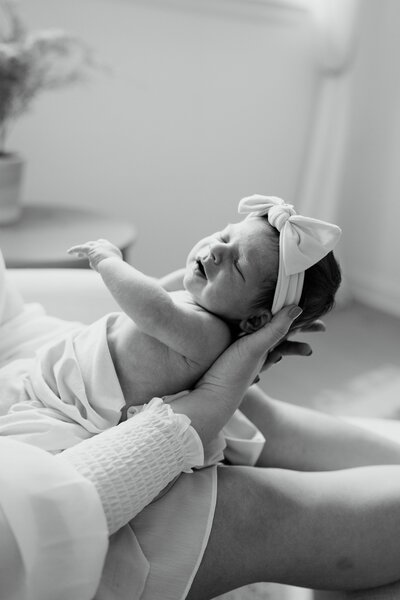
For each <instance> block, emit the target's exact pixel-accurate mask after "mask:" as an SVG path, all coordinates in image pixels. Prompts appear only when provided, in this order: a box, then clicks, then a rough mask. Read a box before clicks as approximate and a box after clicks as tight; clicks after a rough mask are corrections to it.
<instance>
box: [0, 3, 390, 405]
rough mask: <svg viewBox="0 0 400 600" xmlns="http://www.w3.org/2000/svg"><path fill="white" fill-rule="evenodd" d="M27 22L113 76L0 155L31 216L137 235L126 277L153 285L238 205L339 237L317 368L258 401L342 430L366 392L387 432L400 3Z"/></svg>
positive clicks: (203, 6)
mask: <svg viewBox="0 0 400 600" xmlns="http://www.w3.org/2000/svg"><path fill="white" fill-rule="evenodd" d="M20 7H21V10H22V13H23V15H24V16H25V18H26V20H27V22H28V23H29V26H30V27H32V28H33V29H42V28H51V27H59V28H62V29H67V30H69V31H71V32H74V33H76V34H77V35H78V36H80V37H81V38H82V39H84V40H85V41H86V42H87V43H88V44H89V45H90V46H91V47H92V48H93V49H94V51H95V53H96V56H97V58H98V60H99V61H100V62H103V63H104V64H105V65H106V68H105V70H104V71H99V72H97V73H94V74H93V75H92V76H91V78H90V80H89V81H88V82H86V83H85V84H84V85H78V86H75V87H69V88H68V89H66V90H64V91H62V92H57V93H48V94H44V95H43V96H41V98H40V99H38V101H37V102H36V103H35V105H34V108H33V110H32V111H31V112H30V113H29V114H27V115H26V116H24V117H23V118H22V119H21V120H20V121H19V122H18V123H17V124H16V126H15V128H14V129H13V131H12V133H11V137H10V142H11V143H10V146H11V147H12V148H13V149H17V150H18V151H20V152H21V153H22V154H23V155H24V156H25V157H26V159H27V170H26V180H25V184H24V204H26V205H29V204H30V203H38V202H40V203H45V204H49V205H52V206H79V207H86V208H90V209H93V210H94V211H101V212H105V213H109V214H112V215H114V216H117V217H118V218H121V219H123V220H124V221H127V222H130V223H132V224H133V225H134V227H135V228H136V230H137V233H138V237H137V239H136V241H135V244H134V245H133V246H132V247H131V248H130V249H129V253H128V260H129V261H130V262H132V264H134V265H135V266H136V267H137V268H139V269H142V270H143V271H145V272H146V273H148V274H150V275H154V276H161V275H163V274H165V273H166V272H168V271H171V270H173V269H176V268H179V267H180V266H183V264H184V261H185V257H186V254H187V252H188V250H189V249H190V248H191V247H192V245H193V243H194V242H195V241H197V240H198V239H199V238H200V237H202V236H204V235H205V234H207V233H209V232H210V231H213V230H215V229H218V228H220V227H221V226H223V225H224V224H225V223H226V222H227V221H235V220H237V213H236V207H237V203H238V201H239V200H240V198H242V197H243V196H246V195H250V194H253V193H261V194H270V195H277V196H281V197H283V198H285V199H286V200H287V201H288V202H290V203H293V204H295V206H296V208H297V210H298V212H302V213H303V214H306V215H309V216H314V217H317V218H322V219H327V220H333V221H335V222H337V223H338V224H339V225H340V226H341V227H342V229H343V240H342V242H341V244H340V248H339V250H338V256H339V259H340V261H341V264H342V267H343V273H344V285H343V289H342V292H341V294H340V295H339V299H338V308H337V309H336V310H335V312H334V313H333V314H332V315H331V316H329V317H328V318H327V320H326V322H327V325H328V333H325V334H318V335H316V334H314V337H312V338H311V341H312V344H313V347H314V355H313V357H311V358H310V359H290V360H291V363H290V364H291V366H292V368H291V369H285V371H283V368H284V367H281V366H279V367H277V368H276V369H275V370H274V371H273V372H272V373H271V375H270V376H269V380H268V386H267V387H268V389H269V390H270V391H272V393H273V395H276V396H279V397H283V398H285V399H288V400H289V401H293V402H301V403H304V404H309V405H312V406H319V407H321V408H322V409H323V410H328V411H331V410H332V411H336V410H337V407H338V406H339V407H340V410H344V411H345V412H346V410H347V411H350V413H351V412H354V411H356V412H359V408H360V407H359V406H358V405H357V403H356V402H355V403H353V404H351V406H354V407H355V408H354V409H353V408H349V406H350V404H349V398H350V399H353V400H354V398H355V397H356V396H357V393H360V390H362V392H361V395H362V398H363V400H362V404H363V406H364V407H365V406H367V405H368V403H366V401H365V390H368V392H369V393H370V395H371V393H372V392H371V390H375V391H374V393H373V394H372V396H373V397H372V399H371V403H370V405H371V407H372V408H370V409H368V410H369V413H370V414H376V412H378V413H380V414H381V413H382V412H384V413H385V415H386V416H393V415H394V414H395V415H397V412H396V411H398V407H397V405H396V406H393V402H392V401H390V402H389V401H388V403H389V404H390V410H386V407H387V404H384V402H383V400H382V385H383V383H385V384H388V385H389V384H390V386H392V387H393V386H394V387H393V390H396V394H397V398H399V400H398V401H397V403H400V364H399V350H400V342H399V340H400V266H399V257H400V235H399V222H400V201H399V196H400V169H399V160H400V68H399V63H398V60H397V57H398V56H399V54H400V37H399V35H398V31H399V26H400V3H399V2H398V1H397V0H362V1H357V0H69V1H68V2H66V1H65V0H29V1H28V0H25V1H21V2H20ZM0 236H1V232H0ZM98 237H102V235H101V232H99V236H98ZM288 360H289V359H288ZM285 364H286V365H288V364H289V363H285ZM287 371H290V372H289V373H287ZM283 372H284V373H285V375H284V377H283V376H282V374H283ZM300 377H301V379H302V383H301V385H299V378H300ZM360 377H361V378H362V380H360ZM371 378H372V379H371ZM374 382H375V383H374ZM377 382H378V383H379V386H378V387H375V388H374V385H375V384H376V383H377ZM357 390H358V391H357ZM376 390H378V393H376ZM335 394H336V395H335ZM338 394H340V397H339V396H338ZM389 395H390V397H391V398H392V397H393V394H392V393H391V392H390V394H389V393H388V394H387V396H388V397H389ZM335 398H336V400H335ZM377 400H379V402H378V403H377ZM335 402H336V404H335ZM368 406H369V405H368ZM377 406H378V407H379V406H380V408H377ZM368 410H367V413H368ZM399 415H400V413H399Z"/></svg>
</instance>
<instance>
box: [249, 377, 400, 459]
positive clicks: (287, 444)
mask: <svg viewBox="0 0 400 600" xmlns="http://www.w3.org/2000/svg"><path fill="white" fill-rule="evenodd" d="M240 408H241V410H242V411H243V413H244V414H245V415H246V416H247V417H248V418H249V419H250V420H251V421H252V422H253V423H254V424H255V425H256V426H257V427H258V428H259V429H260V431H261V432H262V433H263V434H264V437H265V438H266V443H265V446H264V449H263V451H262V453H261V456H260V458H259V460H258V463H257V465H258V466H261V467H278V468H284V469H294V470H298V471H328V470H336V469H345V468H349V467H358V466H364V465H376V464H400V443H396V442H393V441H391V440H388V439H386V438H384V437H382V436H379V435H376V434H374V433H372V432H369V431H366V430H364V429H361V428H360V427H356V426H354V425H352V424H349V423H346V422H345V421H344V420H342V419H338V418H336V417H333V416H331V415H327V414H324V413H321V412H319V411H315V410H310V409H307V408H303V407H301V406H295V405H292V404H288V403H286V402H281V401H279V400H273V399H272V398H270V397H269V396H267V395H266V394H265V393H264V392H263V391H262V390H261V389H260V388H259V387H258V386H252V387H251V388H250V389H249V390H248V392H247V394H246V396H245V399H244V401H243V403H242V405H241V407H240ZM399 442H400V440H399Z"/></svg>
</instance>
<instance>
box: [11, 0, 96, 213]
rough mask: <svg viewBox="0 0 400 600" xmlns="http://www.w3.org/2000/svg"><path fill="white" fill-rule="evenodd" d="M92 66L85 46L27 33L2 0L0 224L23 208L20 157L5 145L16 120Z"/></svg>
mask: <svg viewBox="0 0 400 600" xmlns="http://www.w3.org/2000/svg"><path fill="white" fill-rule="evenodd" d="M94 66H95V61H94V60H93V56H92V52H91V50H90V49H89V48H88V46H87V45H86V44H85V43H84V42H83V41H81V40H80V39H78V38H77V37H75V36H74V35H71V34H69V33H67V32H64V31H61V30H56V29H49V30H44V31H37V32H30V31H28V29H27V28H26V26H25V23H24V20H23V19H22V17H21V16H20V14H19V12H18V8H17V5H16V3H15V2H14V1H13V0H0V225H1V224H5V223H10V222H13V221H16V220H17V219H18V217H19V215H20V212H21V201H20V194H21V184H22V176H23V168H24V159H23V157H22V156H21V155H20V154H19V153H17V152H14V151H12V150H10V149H9V148H8V146H7V143H8V135H9V132H10V130H11V128H12V127H13V125H14V123H15V121H16V120H17V119H19V117H21V116H22V115H23V114H24V113H26V112H27V111H28V110H29V109H30V107H31V104H32V102H33V100H34V99H35V98H36V96H37V95H38V94H39V93H40V92H43V91H46V90H56V89H59V88H62V87H65V86H67V85H70V84H74V83H77V82H80V81H82V80H84V79H86V77H87V75H88V72H89V69H90V68H92V67H94Z"/></svg>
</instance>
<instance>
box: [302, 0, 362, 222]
mask: <svg viewBox="0 0 400 600" xmlns="http://www.w3.org/2000/svg"><path fill="white" fill-rule="evenodd" d="M305 1H306V4H307V6H308V7H309V10H310V11H311V14H312V18H313V19H314V22H315V26H316V31H317V36H318V42H319V50H318V56H317V60H318V64H317V68H318V76H319V90H318V95H317V98H316V105H315V113H314V115H313V116H312V119H311V122H312V126H311V132H310V138H309V141H308V149H307V152H306V159H305V164H304V168H303V173H302V180H301V181H300V188H299V194H298V198H299V201H298V202H299V206H300V207H301V210H302V211H303V213H304V214H306V215H310V216H313V217H316V218H320V219H326V220H331V221H337V220H338V216H339V207H340V187H341V182H342V170H343V161H344V159H345V155H346V152H345V151H346V142H347V132H348V119H349V108H350V91H351V81H352V64H353V57H354V53H355V48H356V32H357V18H358V14H359V7H360V0H305Z"/></svg>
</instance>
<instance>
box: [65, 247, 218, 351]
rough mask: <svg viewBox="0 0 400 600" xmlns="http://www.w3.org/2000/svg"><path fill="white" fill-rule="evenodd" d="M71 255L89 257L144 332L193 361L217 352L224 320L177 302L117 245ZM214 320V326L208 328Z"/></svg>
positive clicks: (75, 251)
mask: <svg viewBox="0 0 400 600" xmlns="http://www.w3.org/2000/svg"><path fill="white" fill-rule="evenodd" d="M68 253H69V254H74V255H76V256H78V257H86V258H88V260H89V262H90V265H91V267H92V268H93V269H95V270H96V271H98V272H99V273H100V275H101V277H102V279H103V281H104V283H105V285H106V286H107V288H108V289H109V291H110V292H111V294H112V295H113V297H114V298H115V300H116V301H117V303H118V305H119V306H120V307H121V309H122V310H123V312H124V313H125V314H126V315H128V317H130V318H131V319H132V320H133V321H134V322H135V323H136V325H137V326H138V328H139V329H140V330H141V331H143V332H144V333H146V334H148V335H150V336H152V337H154V338H156V339H158V340H159V341H160V342H162V343H164V344H166V345H167V346H168V347H169V348H171V349H173V350H174V351H176V352H179V353H180V354H182V355H184V356H186V357H188V358H190V359H192V360H194V361H201V360H202V359H204V358H205V357H206V356H209V353H210V352H212V353H215V343H216V338H215V336H216V335H217V334H218V333H219V328H221V334H222V328H224V330H225V328H226V326H225V324H224V323H222V321H221V322H220V325H219V326H218V324H217V325H215V324H214V321H217V322H219V321H220V320H219V319H217V318H216V317H214V316H213V315H211V314H210V313H207V312H206V311H204V310H196V307H194V306H191V305H189V304H186V303H177V302H175V301H174V299H173V298H172V296H171V294H170V293H169V292H167V291H166V290H165V289H164V288H163V287H162V285H161V283H160V282H159V281H158V280H157V279H155V278H153V277H149V276H148V275H145V274H144V273H142V272H141V271H139V270H138V269H135V268H134V267H133V266H131V265H129V264H127V263H126V262H124V261H123V258H122V254H121V252H120V250H119V249H118V248H117V247H116V246H114V245H113V244H111V243H110V242H108V241H107V240H97V241H91V242H86V243H85V244H80V245H78V246H73V247H72V248H70V249H69V250H68ZM211 321H212V322H213V324H214V327H210V326H209V325H210V324H211ZM224 337H226V332H225V335H224ZM222 349H223V348H221V350H222Z"/></svg>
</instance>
